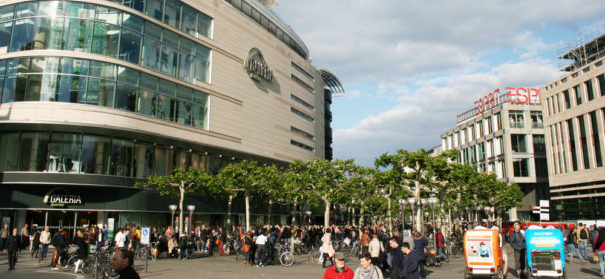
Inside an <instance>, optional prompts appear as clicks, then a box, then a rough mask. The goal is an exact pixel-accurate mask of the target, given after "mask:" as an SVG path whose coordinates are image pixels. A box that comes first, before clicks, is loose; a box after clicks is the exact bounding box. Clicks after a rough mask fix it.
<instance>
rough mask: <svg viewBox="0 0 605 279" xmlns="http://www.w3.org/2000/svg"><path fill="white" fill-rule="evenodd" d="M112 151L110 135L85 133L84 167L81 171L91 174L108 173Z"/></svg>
mask: <svg viewBox="0 0 605 279" xmlns="http://www.w3.org/2000/svg"><path fill="white" fill-rule="evenodd" d="M110 152H111V139H110V138H109V137H101V136H91V135H84V136H83V137H82V168H81V170H80V171H81V172H83V173H91V174H107V173H108V171H109V159H110V156H109V154H110Z"/></svg>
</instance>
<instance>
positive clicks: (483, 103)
mask: <svg viewBox="0 0 605 279" xmlns="http://www.w3.org/2000/svg"><path fill="white" fill-rule="evenodd" d="M504 92H506V93H505V94H501V93H500V89H496V90H494V91H493V92H492V93H489V94H487V95H485V96H483V97H482V98H479V100H477V101H475V109H474V111H475V115H479V114H482V113H484V112H485V111H488V110H490V109H492V108H494V107H496V106H498V105H500V104H501V103H502V102H506V103H511V104H540V90H538V89H536V88H525V87H506V88H505V90H504ZM502 97H506V98H502Z"/></svg>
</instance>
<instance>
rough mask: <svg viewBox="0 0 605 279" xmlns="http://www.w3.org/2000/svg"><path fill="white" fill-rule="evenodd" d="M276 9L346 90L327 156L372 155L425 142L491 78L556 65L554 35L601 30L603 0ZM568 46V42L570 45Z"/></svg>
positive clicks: (535, 76)
mask: <svg viewBox="0 0 605 279" xmlns="http://www.w3.org/2000/svg"><path fill="white" fill-rule="evenodd" d="M278 4H279V6H277V7H274V8H273V10H274V11H275V12H276V13H277V14H278V15H279V16H280V17H282V18H283V19H284V21H285V22H286V23H287V24H289V25H290V26H291V27H292V28H293V29H294V30H295V31H296V32H297V34H298V35H299V36H300V37H301V38H302V40H303V41H304V42H305V43H306V44H307V47H308V48H309V50H310V52H311V57H312V60H313V61H312V63H313V65H314V66H315V67H317V68H319V69H328V70H330V71H331V72H333V73H334V74H336V75H337V76H338V77H339V79H340V80H341V82H342V83H343V85H344V87H345V90H346V94H345V96H343V97H341V98H335V99H334V101H333V104H332V111H333V122H332V127H333V130H334V143H333V148H334V156H335V157H336V158H341V159H349V158H354V159H355V160H356V161H357V162H358V163H360V164H363V165H372V164H373V160H374V158H375V157H377V156H379V155H380V154H381V153H384V152H394V151H396V150H398V149H400V148H405V149H407V150H412V151H414V150H417V149H419V148H425V149H427V148H431V147H433V146H435V145H439V144H440V142H441V139H440V135H441V133H443V132H445V131H447V130H449V129H451V128H453V127H454V125H455V124H456V115H457V114H460V113H462V112H464V111H466V110H468V109H471V108H472V105H473V101H474V100H475V99H477V98H479V97H481V96H484V95H486V94H488V93H490V92H491V91H493V90H494V89H496V88H504V87H506V86H523V87H540V86H542V85H545V84H546V83H548V82H550V81H552V80H554V79H556V78H557V77H558V76H560V75H562V73H561V72H560V71H559V66H560V64H559V62H560V61H558V59H557V56H558V55H557V54H558V49H559V48H560V46H561V45H564V46H566V44H567V46H568V45H569V43H570V42H573V43H574V44H575V42H576V41H577V40H578V39H580V38H582V37H584V38H585V39H589V38H592V37H594V36H595V35H596V34H602V33H604V32H605V18H604V17H603V14H605V5H603V1H602V0H586V1H563V0H535V1H465V0H458V1H446V0H434V1H402V0H380V1H371V0H330V1H323V0H307V1H293V0H289V1H286V0H282V1H278ZM567 46H566V47H567Z"/></svg>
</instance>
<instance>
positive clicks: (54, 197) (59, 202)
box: [42, 189, 83, 207]
mask: <svg viewBox="0 0 605 279" xmlns="http://www.w3.org/2000/svg"><path fill="white" fill-rule="evenodd" d="M42 202H44V203H46V204H48V205H50V206H51V207H65V206H67V205H82V204H83V203H82V198H81V197H80V195H73V194H69V193H68V192H67V191H66V190H64V189H55V190H52V191H50V192H48V193H47V194H46V195H45V196H44V199H43V200H42Z"/></svg>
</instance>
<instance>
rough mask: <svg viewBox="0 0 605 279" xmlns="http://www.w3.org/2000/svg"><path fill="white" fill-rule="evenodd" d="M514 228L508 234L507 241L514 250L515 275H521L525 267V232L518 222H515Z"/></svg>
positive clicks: (519, 276)
mask: <svg viewBox="0 0 605 279" xmlns="http://www.w3.org/2000/svg"><path fill="white" fill-rule="evenodd" d="M514 226H515V230H514V231H513V233H512V234H511V235H510V238H509V239H508V242H509V243H510V245H511V246H512V247H513V250H514V260H515V269H516V270H517V277H518V278H521V276H523V270H524V269H525V232H523V231H521V225H520V224H519V222H515V225H514Z"/></svg>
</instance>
